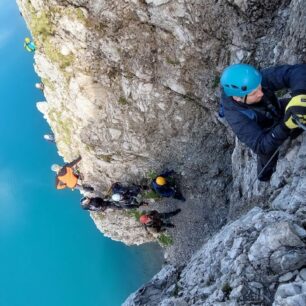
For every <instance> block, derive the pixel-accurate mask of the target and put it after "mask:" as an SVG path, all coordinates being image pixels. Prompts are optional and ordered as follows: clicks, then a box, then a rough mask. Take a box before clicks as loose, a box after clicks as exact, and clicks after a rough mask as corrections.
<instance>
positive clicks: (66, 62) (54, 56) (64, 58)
mask: <svg viewBox="0 0 306 306" xmlns="http://www.w3.org/2000/svg"><path fill="white" fill-rule="evenodd" d="M44 49H45V54H46V56H47V57H48V58H49V59H50V61H51V62H52V63H54V64H58V66H59V68H61V69H65V68H66V67H68V66H70V65H72V63H73V62H74V60H75V58H74V55H73V54H69V55H63V54H61V53H60V51H59V50H58V49H57V48H56V46H55V44H54V43H52V42H51V41H50V40H47V41H45V44H44Z"/></svg>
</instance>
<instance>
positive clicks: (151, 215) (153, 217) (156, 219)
mask: <svg viewBox="0 0 306 306" xmlns="http://www.w3.org/2000/svg"><path fill="white" fill-rule="evenodd" d="M180 211H181V210H180V209H177V210H174V211H170V212H167V213H159V212H158V211H156V210H151V211H149V212H148V213H145V214H144V215H141V216H140V218H139V222H140V223H141V224H142V225H143V226H144V227H145V229H146V231H148V227H150V228H153V229H154V230H155V231H156V232H157V233H159V232H160V231H163V230H165V228H166V227H175V225H174V224H172V223H170V222H168V221H166V220H167V219H169V218H170V217H173V216H175V215H177V214H178V213H179V212H180Z"/></svg>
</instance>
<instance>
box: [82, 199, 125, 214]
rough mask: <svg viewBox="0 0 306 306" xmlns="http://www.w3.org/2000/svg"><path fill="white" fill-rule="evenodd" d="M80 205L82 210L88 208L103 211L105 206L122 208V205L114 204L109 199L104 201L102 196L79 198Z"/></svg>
mask: <svg viewBox="0 0 306 306" xmlns="http://www.w3.org/2000/svg"><path fill="white" fill-rule="evenodd" d="M80 202H81V207H82V208H83V209H84V210H90V211H105V210H106V209H107V208H112V209H119V210H121V209H123V207H121V206H118V205H115V204H114V203H112V202H110V201H105V200H103V199H102V198H89V197H84V198H82V199H81V201H80Z"/></svg>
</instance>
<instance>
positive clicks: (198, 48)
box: [17, 0, 306, 306]
mask: <svg viewBox="0 0 306 306" xmlns="http://www.w3.org/2000/svg"><path fill="white" fill-rule="evenodd" d="M17 2H18V5H19V7H20V10H21V12H22V15H23V16H24V18H25V20H26V22H27V25H28V27H29V29H30V30H31V32H32V35H33V38H34V40H35V42H36V44H37V51H36V53H35V56H34V58H35V70H36V72H37V74H38V75H39V76H40V77H41V78H42V81H43V83H44V85H45V90H44V94H45V97H46V101H42V102H39V103H37V107H38V109H39V110H40V111H41V112H42V113H43V115H44V117H45V118H46V120H47V121H48V123H49V125H50V127H51V129H52V131H53V133H54V134H55V138H56V143H57V147H58V152H59V154H60V155H61V156H62V157H63V158H64V160H65V161H71V160H73V159H74V158H76V157H77V156H79V155H81V156H82V161H81V164H80V171H81V172H82V174H83V176H84V182H85V183H87V184H89V185H91V186H93V187H94V189H95V194H98V195H105V194H106V191H107V190H108V189H109V187H110V185H111V183H112V182H115V181H121V182H123V183H139V182H141V180H142V179H143V178H144V177H146V176H147V173H148V172H149V171H151V170H155V171H156V172H159V171H161V170H163V169H165V168H173V169H174V170H176V172H177V173H178V174H179V181H180V183H181V188H182V191H183V193H184V195H185V196H186V198H187V201H186V203H184V204H182V205H181V208H182V213H181V214H180V215H179V216H178V217H176V218H177V219H176V221H177V224H179V226H177V228H176V229H174V230H173V231H172V230H171V231H170V233H171V234H173V236H174V245H173V246H171V247H170V248H169V249H168V250H167V253H168V260H169V261H171V263H172V264H173V263H176V264H178V265H180V266H179V268H177V266H176V267H174V266H173V265H168V266H166V267H165V268H164V269H163V270H162V271H161V272H160V273H159V274H158V275H157V276H156V277H155V278H154V279H153V280H152V282H151V283H149V284H148V285H146V286H144V287H143V288H142V289H140V290H139V291H138V292H136V293H135V294H134V295H133V296H131V297H130V298H129V299H128V300H127V302H126V305H157V304H158V305H164V306H166V305H254V304H260V305H271V304H272V303H274V304H273V305H275V306H276V305H304V304H305V294H306V292H305V287H306V285H305V271H304V270H305V268H304V266H305V265H306V262H305V257H306V256H305V255H306V251H305V243H304V241H305V237H306V236H305V229H304V227H305V224H306V220H305V218H306V210H305V208H304V206H305V193H306V189H305V186H306V175H305V171H306V168H305V149H306V144H305V136H304V138H303V137H302V136H300V137H299V138H297V139H296V140H294V141H291V142H288V143H287V144H285V145H284V146H283V150H282V152H281V154H280V162H279V163H278V167H277V171H276V173H275V175H274V176H273V177H272V180H271V183H270V184H261V183H258V182H255V183H253V182H254V178H255V176H256V175H255V168H256V162H255V156H254V155H253V154H252V153H251V152H250V151H249V150H248V149H247V148H245V147H244V146H243V145H241V144H240V143H239V142H237V141H235V140H234V137H233V135H232V134H231V132H230V131H229V130H228V129H227V127H226V124H225V123H224V122H221V120H219V119H218V118H217V115H216V112H217V109H218V95H219V93H218V86H219V85H218V83H219V75H220V73H221V71H222V70H223V69H224V67H225V66H227V65H228V64H229V63H234V62H250V63H253V64H255V65H256V66H258V67H260V68H263V67H267V66H270V65H274V64H282V63H297V62H306V45H305V41H306V15H305V9H304V7H305V1H304V0H269V1H268V0H263V1H244V0H226V1H215V0H207V1H197V0H192V1H183V0H176V1H174V0H125V1H117V0H114V1H104V0H48V1H47V0H17ZM233 148H234V152H233V154H231V153H232V149H233ZM232 177H233V180H232ZM165 204H167V205H165ZM177 206H178V204H177V203H174V202H172V201H169V202H164V203H158V204H155V206H154V205H153V206H152V207H154V208H158V209H159V210H168V209H170V208H176V207H177ZM254 206H258V207H257V208H253V207H254ZM239 217H240V218H239ZM92 218H93V219H94V221H95V222H96V224H97V226H98V228H99V229H100V230H101V231H102V232H103V233H104V234H105V235H107V236H109V237H111V238H112V239H115V240H120V241H123V242H125V243H126V244H140V243H144V242H148V241H151V240H153V239H154V238H153V237H152V236H150V235H148V234H147V233H146V232H144V231H143V229H142V228H140V227H139V224H138V223H137V222H136V221H135V220H134V219H133V218H132V217H131V216H130V214H128V213H127V212H121V211H119V212H118V211H112V210H107V211H106V212H105V213H92ZM235 219H237V221H235V222H233V220H235ZM226 222H229V224H227V225H225V227H223V228H222V229H221V231H219V230H220V228H221V227H222V226H223V225H224V224H225V223H226ZM218 231H219V232H218ZM210 237H211V238H210ZM209 238H210V240H208V239H209ZM204 242H205V244H204V246H203V247H202V248H201V249H200V250H199V251H198V253H197V254H195V255H194V257H193V258H192V259H191V261H190V262H189V263H188V264H186V261H188V260H189V258H190V256H191V254H192V253H193V252H194V251H195V250H198V249H199V247H200V246H201V245H202V244H203V243H204ZM177 259H179V260H177Z"/></svg>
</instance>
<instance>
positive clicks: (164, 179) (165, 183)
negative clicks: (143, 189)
mask: <svg viewBox="0 0 306 306" xmlns="http://www.w3.org/2000/svg"><path fill="white" fill-rule="evenodd" d="M174 174H175V172H174V171H173V170H170V171H166V172H164V173H162V174H160V175H158V176H156V177H155V178H154V179H153V180H152V182H151V188H152V190H153V191H154V192H155V193H157V194H158V195H159V196H160V197H165V198H174V199H177V200H181V201H185V198H184V197H183V195H182V194H181V192H180V191H179V190H178V189H177V187H176V186H175V182H174V178H173V175H174Z"/></svg>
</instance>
